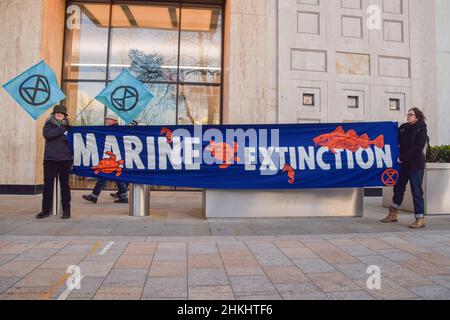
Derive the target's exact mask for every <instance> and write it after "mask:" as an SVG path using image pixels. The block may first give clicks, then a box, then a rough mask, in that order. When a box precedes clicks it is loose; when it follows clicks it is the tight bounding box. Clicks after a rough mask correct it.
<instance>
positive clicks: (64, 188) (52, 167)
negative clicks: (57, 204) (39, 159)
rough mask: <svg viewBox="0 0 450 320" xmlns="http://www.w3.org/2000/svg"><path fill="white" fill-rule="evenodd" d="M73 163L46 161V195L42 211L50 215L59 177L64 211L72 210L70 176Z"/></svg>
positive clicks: (43, 198)
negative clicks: (55, 186)
mask: <svg viewBox="0 0 450 320" xmlns="http://www.w3.org/2000/svg"><path fill="white" fill-rule="evenodd" d="M71 168H72V161H44V195H43V197H42V211H43V212H47V213H50V212H51V210H52V206H53V190H54V185H55V178H56V177H59V183H60V185H61V198H62V209H63V211H69V210H70V200H71V199H72V198H71V196H70V185H69V176H70V169H71Z"/></svg>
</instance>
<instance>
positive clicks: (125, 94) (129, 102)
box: [111, 86, 139, 111]
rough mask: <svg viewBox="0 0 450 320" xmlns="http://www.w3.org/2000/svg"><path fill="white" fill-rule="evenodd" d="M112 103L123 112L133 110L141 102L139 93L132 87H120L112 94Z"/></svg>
mask: <svg viewBox="0 0 450 320" xmlns="http://www.w3.org/2000/svg"><path fill="white" fill-rule="evenodd" d="M111 102H112V104H113V106H114V107H116V108H117V109H119V110H121V111H130V110H133V109H134V108H135V107H136V106H137V104H138V102H139V92H138V91H137V90H136V89H135V88H133V87H130V86H121V87H118V88H116V89H115V90H114V91H113V93H112V94H111Z"/></svg>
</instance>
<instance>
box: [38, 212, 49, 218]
mask: <svg viewBox="0 0 450 320" xmlns="http://www.w3.org/2000/svg"><path fill="white" fill-rule="evenodd" d="M48 217H50V212H44V211H42V212H41V213H38V214H37V215H36V219H45V218H48Z"/></svg>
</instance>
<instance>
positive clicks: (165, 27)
mask: <svg viewBox="0 0 450 320" xmlns="http://www.w3.org/2000/svg"><path fill="white" fill-rule="evenodd" d="M178 21H179V13H177V10H176V7H174V6H155V5H131V4H130V5H127V4H121V5H113V6H112V20H111V53H110V61H109V63H110V68H109V78H110V79H114V78H115V77H116V76H117V75H118V74H119V73H120V72H121V71H122V69H124V68H131V71H132V72H133V73H134V74H135V76H137V77H138V78H139V79H140V80H141V81H147V82H152V81H172V82H174V81H177V65H178V29H179V28H178Z"/></svg>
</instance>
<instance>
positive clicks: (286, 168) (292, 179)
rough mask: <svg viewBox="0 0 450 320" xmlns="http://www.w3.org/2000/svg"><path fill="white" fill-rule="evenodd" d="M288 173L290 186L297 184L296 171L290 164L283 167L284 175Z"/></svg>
mask: <svg viewBox="0 0 450 320" xmlns="http://www.w3.org/2000/svg"><path fill="white" fill-rule="evenodd" d="M286 172H287V174H288V178H289V180H288V182H289V184H294V183H295V170H294V168H292V166H291V165H289V164H285V165H284V167H283V173H286Z"/></svg>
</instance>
